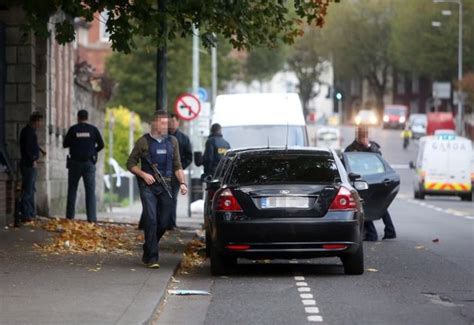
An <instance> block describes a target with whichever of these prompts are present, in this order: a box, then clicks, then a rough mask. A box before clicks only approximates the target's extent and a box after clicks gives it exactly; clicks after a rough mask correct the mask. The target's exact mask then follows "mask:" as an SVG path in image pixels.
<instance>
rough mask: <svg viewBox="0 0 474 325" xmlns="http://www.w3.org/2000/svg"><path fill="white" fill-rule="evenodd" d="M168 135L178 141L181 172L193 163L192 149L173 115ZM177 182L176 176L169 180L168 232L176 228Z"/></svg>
mask: <svg viewBox="0 0 474 325" xmlns="http://www.w3.org/2000/svg"><path fill="white" fill-rule="evenodd" d="M169 134H170V135H172V136H174V137H175V138H176V140H178V144H179V156H180V158H181V167H182V168H183V170H185V169H186V168H188V166H189V165H191V163H192V162H193V149H192V146H191V141H190V140H189V137H188V136H187V135H186V134H184V133H183V132H181V130H179V119H178V117H177V116H176V115H175V114H170V118H169ZM179 187H180V184H179V181H178V179H177V178H176V176H173V177H172V179H171V194H173V212H172V214H171V225H170V229H169V230H173V228H175V227H176V209H177V206H178V192H179Z"/></svg>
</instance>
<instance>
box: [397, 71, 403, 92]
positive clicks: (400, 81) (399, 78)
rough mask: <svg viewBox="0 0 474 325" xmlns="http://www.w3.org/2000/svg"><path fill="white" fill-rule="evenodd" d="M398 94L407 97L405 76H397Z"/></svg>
mask: <svg viewBox="0 0 474 325" xmlns="http://www.w3.org/2000/svg"><path fill="white" fill-rule="evenodd" d="M397 94H398V95H405V77H404V76H403V74H398V75H397Z"/></svg>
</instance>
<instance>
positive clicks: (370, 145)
mask: <svg viewBox="0 0 474 325" xmlns="http://www.w3.org/2000/svg"><path fill="white" fill-rule="evenodd" d="M344 151H345V152H351V151H361V152H374V153H377V154H379V155H382V152H381V151H380V145H379V144H378V143H377V142H375V141H369V130H368V128H367V126H359V127H358V128H357V129H356V138H355V140H354V141H353V142H352V143H351V144H350V145H349V146H348V147H347V148H346V150H344ZM382 221H383V223H384V225H385V228H384V236H383V239H393V238H396V237H397V233H396V231H395V226H394V225H393V222H392V218H391V217H390V213H389V212H388V210H387V211H385V214H384V215H383V217H382ZM364 240H365V241H377V240H378V235H377V229H375V226H374V222H373V221H365V222H364Z"/></svg>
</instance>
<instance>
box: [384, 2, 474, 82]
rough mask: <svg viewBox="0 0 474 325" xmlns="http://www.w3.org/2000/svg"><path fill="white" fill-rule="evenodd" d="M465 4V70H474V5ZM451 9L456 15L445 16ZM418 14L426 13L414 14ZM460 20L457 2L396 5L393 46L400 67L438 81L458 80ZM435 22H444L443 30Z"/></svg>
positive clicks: (404, 3)
mask: <svg viewBox="0 0 474 325" xmlns="http://www.w3.org/2000/svg"><path fill="white" fill-rule="evenodd" d="M463 4H464V14H463V27H464V30H463V54H464V55H463V61H464V62H463V66H464V71H473V70H474V56H473V55H472V53H473V50H474V2H473V1H463ZM447 9H449V10H451V12H452V14H451V15H450V16H442V15H441V11H442V10H447ZM414 12H417V13H422V14H419V15H414V14H413V13H414ZM458 17H459V15H458V6H457V5H456V4H454V3H442V4H434V3H433V1H432V0H417V1H410V0H403V1H398V2H396V5H395V13H394V18H393V19H392V33H391V47H390V48H391V53H392V55H393V58H394V60H395V63H396V65H397V66H398V67H399V68H400V69H402V70H405V71H409V72H415V73H419V74H421V75H424V76H428V77H432V78H434V79H441V80H443V79H444V80H453V79H457V67H458V61H457V58H458V57H457V51H458ZM432 21H439V22H441V27H439V28H434V27H432V26H431V22H432Z"/></svg>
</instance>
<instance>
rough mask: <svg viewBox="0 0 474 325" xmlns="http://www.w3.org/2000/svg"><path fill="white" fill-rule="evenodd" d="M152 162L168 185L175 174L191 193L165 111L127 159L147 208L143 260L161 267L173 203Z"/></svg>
mask: <svg viewBox="0 0 474 325" xmlns="http://www.w3.org/2000/svg"><path fill="white" fill-rule="evenodd" d="M150 163H151V164H153V165H154V166H155V167H157V169H158V171H159V172H160V174H161V175H162V176H163V178H164V181H165V182H166V184H167V186H169V184H170V182H171V178H172V176H173V174H174V176H175V177H176V178H177V180H178V182H179V189H180V191H181V194H183V195H184V194H186V193H187V185H186V183H185V180H184V172H183V169H182V166H181V161H180V156H179V145H178V141H177V140H176V138H175V137H174V136H171V135H168V113H166V112H165V111H157V112H155V114H154V115H153V119H152V121H151V131H150V133H149V134H146V135H144V136H142V137H140V138H139V139H138V140H137V142H136V143H135V146H134V147H133V150H132V152H131V153H130V156H129V157H128V160H127V169H128V170H129V171H130V172H132V173H133V174H135V175H136V176H137V179H138V187H139V190H140V199H141V201H142V206H143V217H144V223H143V227H144V232H145V243H144V244H143V257H142V261H143V263H145V264H146V265H147V267H149V268H159V267H160V265H159V264H158V260H159V251H158V244H159V242H160V239H161V237H162V236H163V235H164V234H165V232H166V230H167V229H168V228H169V227H170V224H171V215H172V211H173V200H172V197H171V196H170V195H169V194H168V193H167V191H166V188H165V186H164V185H163V184H161V183H159V182H157V179H156V178H155V177H154V176H153V175H156V173H155V172H154V170H153V168H152V167H153V166H151V165H150ZM139 164H140V165H141V166H139Z"/></svg>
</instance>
